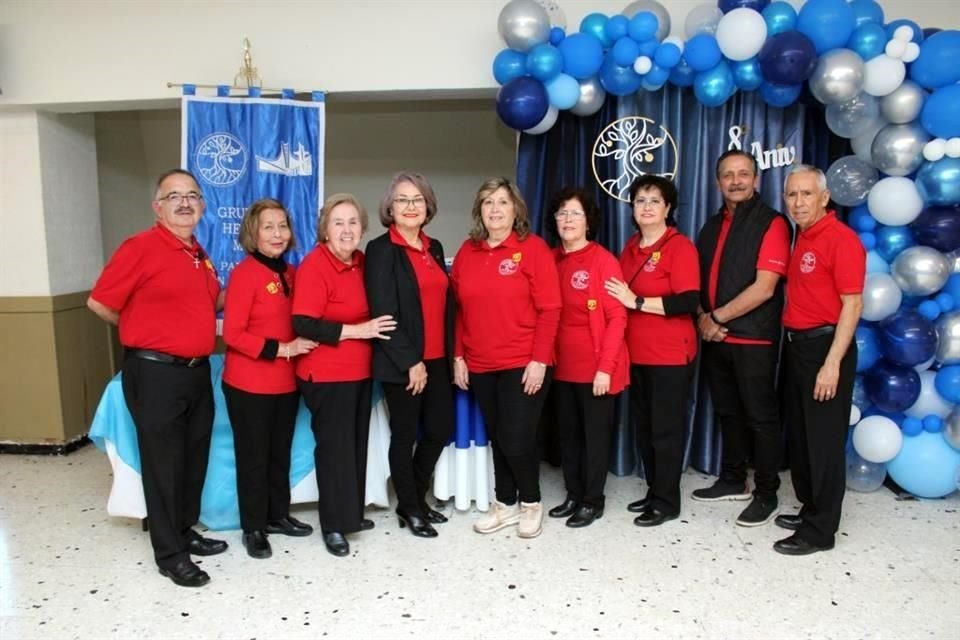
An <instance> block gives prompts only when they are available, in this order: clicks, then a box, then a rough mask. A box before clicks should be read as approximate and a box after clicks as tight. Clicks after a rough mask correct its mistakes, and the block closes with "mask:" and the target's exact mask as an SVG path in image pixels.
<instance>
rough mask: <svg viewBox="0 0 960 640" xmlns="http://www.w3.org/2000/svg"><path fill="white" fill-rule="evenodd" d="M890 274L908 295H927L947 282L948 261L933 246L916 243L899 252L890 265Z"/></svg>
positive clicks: (948, 275) (938, 289)
mask: <svg viewBox="0 0 960 640" xmlns="http://www.w3.org/2000/svg"><path fill="white" fill-rule="evenodd" d="M890 275H892V276H893V279H894V281H895V282H896V283H897V286H898V287H900V288H901V289H902V290H903V292H904V293H905V294H907V295H908V296H928V295H930V294H931V293H936V292H937V291H940V289H942V288H943V285H945V284H946V283H947V278H949V277H950V261H949V260H947V257H946V256H945V255H943V254H942V253H940V252H939V251H937V250H936V249H934V248H933V247H924V246H920V245H917V246H915V247H909V248H908V249H904V250H903V251H902V252H900V255H898V256H897V257H896V258H895V259H894V261H893V264H892V265H890Z"/></svg>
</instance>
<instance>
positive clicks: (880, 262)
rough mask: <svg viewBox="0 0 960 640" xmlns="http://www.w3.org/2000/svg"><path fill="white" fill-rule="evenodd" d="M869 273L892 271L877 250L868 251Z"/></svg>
mask: <svg viewBox="0 0 960 640" xmlns="http://www.w3.org/2000/svg"><path fill="white" fill-rule="evenodd" d="M867 273H890V265H889V264H888V263H887V261H886V260H884V259H883V258H881V257H880V254H879V253H877V252H876V251H867Z"/></svg>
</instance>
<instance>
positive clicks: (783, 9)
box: [763, 0, 797, 38]
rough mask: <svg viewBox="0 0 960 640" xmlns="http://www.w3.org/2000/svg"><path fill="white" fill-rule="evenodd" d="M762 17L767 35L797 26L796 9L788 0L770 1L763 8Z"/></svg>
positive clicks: (773, 34)
mask: <svg viewBox="0 0 960 640" xmlns="http://www.w3.org/2000/svg"><path fill="white" fill-rule="evenodd" d="M763 19H764V21H765V22H766V23H767V37H768V38H769V37H770V36H775V35H777V34H778V33H783V32H784V31H790V30H792V29H794V28H795V27H796V26H797V10H796V9H794V8H793V5H791V4H790V3H789V2H782V0H778V1H777V2H771V3H770V4H769V5H767V8H766V9H764V10H763Z"/></svg>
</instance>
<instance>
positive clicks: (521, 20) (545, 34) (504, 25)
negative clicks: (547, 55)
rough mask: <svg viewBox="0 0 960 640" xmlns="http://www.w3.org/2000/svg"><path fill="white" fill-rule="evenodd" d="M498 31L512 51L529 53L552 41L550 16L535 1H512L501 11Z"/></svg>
mask: <svg viewBox="0 0 960 640" xmlns="http://www.w3.org/2000/svg"><path fill="white" fill-rule="evenodd" d="M497 30H498V31H499V32H500V37H501V38H503V41H504V42H506V43H507V46H508V47H510V48H511V49H515V50H517V51H529V50H530V49H532V48H533V47H535V46H536V45H538V44H542V43H544V42H546V41H547V40H549V39H550V16H549V15H547V10H546V9H544V8H543V7H541V6H540V5H539V4H537V3H536V2H535V1H534V0H510V2H508V3H507V5H506V6H505V7H504V8H503V9H501V11H500V17H499V18H498V19H497Z"/></svg>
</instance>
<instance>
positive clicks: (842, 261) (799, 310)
mask: <svg viewBox="0 0 960 640" xmlns="http://www.w3.org/2000/svg"><path fill="white" fill-rule="evenodd" d="M866 271H867V253H866V251H865V250H864V248H863V244H862V243H861V242H860V239H859V238H858V237H857V234H856V233H854V231H853V229H851V228H850V227H848V226H847V225H845V224H843V223H842V222H840V221H839V220H837V217H836V215H834V212H833V211H828V212H827V215H826V216H824V217H823V218H821V219H820V220H818V221H817V222H816V223H815V224H814V225H813V226H812V227H810V228H809V229H807V230H806V231H801V232H800V234H799V235H798V236H797V244H796V246H795V247H794V248H793V255H792V256H790V266H789V268H788V270H787V304H786V306H785V307H784V309H783V326H784V327H786V328H787V329H791V330H793V331H804V330H806V329H813V328H814V327H820V326H823V325H826V324H834V325H835V324H837V321H838V320H839V319H840V309H841V308H842V306H843V303H842V301H841V300H840V296H841V295H851V294H857V293H863V282H864V279H865V278H866Z"/></svg>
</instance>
